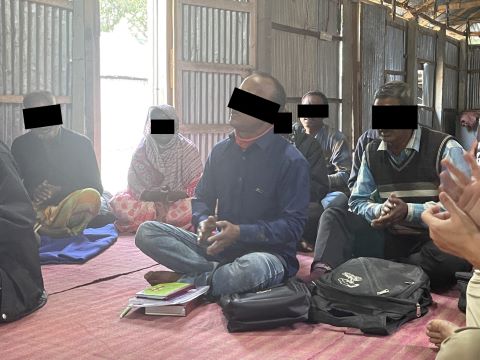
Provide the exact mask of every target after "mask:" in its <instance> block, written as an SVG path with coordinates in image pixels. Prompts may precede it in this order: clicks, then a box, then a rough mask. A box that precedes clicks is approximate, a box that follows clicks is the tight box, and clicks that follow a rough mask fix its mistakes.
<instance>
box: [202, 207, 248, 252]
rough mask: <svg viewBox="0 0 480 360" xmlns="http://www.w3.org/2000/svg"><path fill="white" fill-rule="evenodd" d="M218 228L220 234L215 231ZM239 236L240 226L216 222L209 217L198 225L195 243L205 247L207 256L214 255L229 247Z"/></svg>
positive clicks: (227, 222)
mask: <svg viewBox="0 0 480 360" xmlns="http://www.w3.org/2000/svg"><path fill="white" fill-rule="evenodd" d="M217 228H219V229H220V232H216V231H215V230H216V229H217ZM239 236H240V226H238V225H235V224H232V223H231V222H229V221H225V220H223V221H217V219H216V217H215V216H209V217H208V218H207V219H206V220H204V221H202V222H200V224H198V230H197V243H198V244H199V245H201V246H207V254H208V255H216V254H218V253H220V252H222V251H223V250H225V249H226V248H228V247H229V246H231V245H232V244H233V243H234V242H235V241H236V240H237V239H238V237H239Z"/></svg>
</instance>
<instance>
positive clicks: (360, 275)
mask: <svg viewBox="0 0 480 360" xmlns="http://www.w3.org/2000/svg"><path fill="white" fill-rule="evenodd" d="M311 290H312V295H313V296H312V306H311V308H310V314H309V320H310V321H312V322H315V323H326V324H330V325H335V326H346V327H353V328H358V329H360V330H362V331H363V332H364V333H367V334H375V335H389V334H391V333H393V332H394V331H395V330H396V329H398V327H399V326H400V325H402V324H404V323H405V322H407V321H409V320H412V319H415V318H418V317H421V316H423V315H424V314H426V313H427V311H428V309H427V307H428V306H429V305H430V304H431V303H432V297H431V295H430V281H429V279H428V276H427V275H426V274H425V272H424V271H423V270H422V269H421V268H420V267H418V266H414V265H408V264H401V263H396V262H392V261H388V260H383V259H376V258H366V257H361V258H356V259H352V260H349V261H347V262H346V263H344V264H342V265H340V266H339V267H337V268H335V269H333V270H332V271H331V272H328V273H326V274H324V275H323V276H322V277H321V278H320V279H319V280H316V281H314V282H312V283H311Z"/></svg>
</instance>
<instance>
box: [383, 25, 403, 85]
mask: <svg viewBox="0 0 480 360" xmlns="http://www.w3.org/2000/svg"><path fill="white" fill-rule="evenodd" d="M405 37H406V36H405V29H400V28H397V27H394V26H391V25H387V32H386V37H385V70H393V71H405V52H406V51H405ZM394 78H395V80H403V76H402V75H396V76H395V75H394ZM389 81H390V80H389Z"/></svg>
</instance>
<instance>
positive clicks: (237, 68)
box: [177, 61, 255, 76]
mask: <svg viewBox="0 0 480 360" xmlns="http://www.w3.org/2000/svg"><path fill="white" fill-rule="evenodd" d="M177 67H178V68H181V69H182V70H190V71H205V72H211V73H232V74H239V75H242V76H245V75H246V74H249V73H250V72H251V71H253V70H254V69H255V68H254V66H252V65H235V64H218V63H204V62H188V61H177Z"/></svg>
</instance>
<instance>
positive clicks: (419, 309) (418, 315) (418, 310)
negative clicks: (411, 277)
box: [416, 303, 422, 318]
mask: <svg viewBox="0 0 480 360" xmlns="http://www.w3.org/2000/svg"><path fill="white" fill-rule="evenodd" d="M416 306H417V318H419V317H420V316H422V308H421V307H420V304H419V303H417V304H416Z"/></svg>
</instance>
